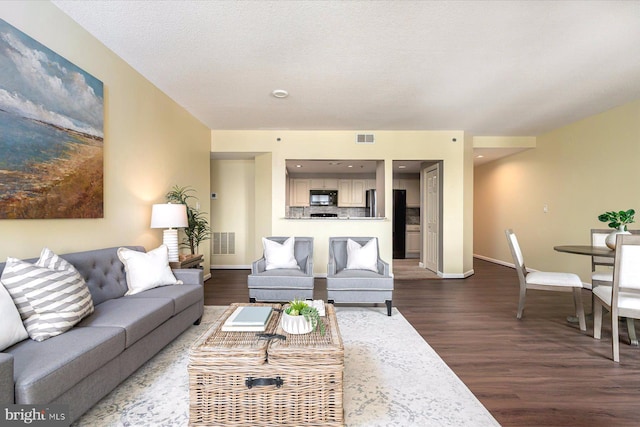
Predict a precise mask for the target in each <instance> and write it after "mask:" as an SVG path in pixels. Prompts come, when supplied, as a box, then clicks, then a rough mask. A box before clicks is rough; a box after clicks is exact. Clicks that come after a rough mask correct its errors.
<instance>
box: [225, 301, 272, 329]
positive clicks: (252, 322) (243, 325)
mask: <svg viewBox="0 0 640 427" xmlns="http://www.w3.org/2000/svg"><path fill="white" fill-rule="evenodd" d="M272 313H273V309H272V308H271V307H264V306H261V307H254V306H244V307H238V308H236V310H235V311H234V312H233V313H231V315H230V316H229V318H228V319H227V320H226V321H225V322H224V324H223V325H222V331H223V332H264V330H265V329H266V327H267V324H268V323H269V319H270V318H271V314H272Z"/></svg>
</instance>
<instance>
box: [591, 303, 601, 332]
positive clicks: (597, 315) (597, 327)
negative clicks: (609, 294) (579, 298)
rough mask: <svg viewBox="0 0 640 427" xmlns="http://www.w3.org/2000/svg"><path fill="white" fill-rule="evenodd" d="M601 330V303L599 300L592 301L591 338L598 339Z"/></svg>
mask: <svg viewBox="0 0 640 427" xmlns="http://www.w3.org/2000/svg"><path fill="white" fill-rule="evenodd" d="M601 332H602V304H601V303H600V301H599V300H594V302H593V338H595V339H597V340H599V339H600V336H601Z"/></svg>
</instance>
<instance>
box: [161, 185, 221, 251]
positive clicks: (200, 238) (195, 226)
mask: <svg viewBox="0 0 640 427" xmlns="http://www.w3.org/2000/svg"><path fill="white" fill-rule="evenodd" d="M194 191H195V190H194V189H193V188H191V187H179V186H177V185H176V186H175V187H173V188H172V189H171V190H170V191H169V192H168V193H167V195H166V197H167V201H168V202H171V203H180V204H183V205H186V207H187V223H188V226H187V227H186V228H185V229H184V234H185V237H184V241H183V243H182V245H181V246H183V247H187V248H189V250H190V251H191V255H195V253H196V251H197V250H198V247H199V246H200V243H201V242H204V241H205V240H208V239H209V238H210V237H211V236H210V233H211V229H210V228H209V221H208V219H207V214H206V212H201V211H200V210H199V209H196V208H194V207H192V206H190V205H189V201H190V199H191V200H195V201H196V202H197V200H198V198H197V197H195V196H193V195H191V194H190V193H192V192H194Z"/></svg>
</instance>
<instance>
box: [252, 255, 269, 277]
mask: <svg viewBox="0 0 640 427" xmlns="http://www.w3.org/2000/svg"><path fill="white" fill-rule="evenodd" d="M266 269H267V260H266V259H264V257H262V258H260V259H259V260H257V261H253V263H251V274H258V273H264V271H265V270H266Z"/></svg>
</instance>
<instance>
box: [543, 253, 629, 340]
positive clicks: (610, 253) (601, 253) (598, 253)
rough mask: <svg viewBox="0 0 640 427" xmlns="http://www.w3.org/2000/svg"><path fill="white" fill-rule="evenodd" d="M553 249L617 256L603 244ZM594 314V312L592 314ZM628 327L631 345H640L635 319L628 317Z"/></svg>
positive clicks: (610, 256)
mask: <svg viewBox="0 0 640 427" xmlns="http://www.w3.org/2000/svg"><path fill="white" fill-rule="evenodd" d="M553 249H554V250H555V251H558V252H565V253H568V254H576V255H588V256H601V257H606V258H614V257H615V256H616V251H614V250H612V249H609V248H607V247H603V246H592V245H561V246H554V247H553ZM590 315H591V316H592V315H593V314H592V313H591V314H590ZM567 321H569V322H571V323H577V322H578V318H577V317H575V316H569V317H567ZM627 327H628V329H629V341H631V345H635V346H637V345H639V344H640V342H639V341H638V338H637V336H636V333H635V332H636V331H635V326H634V322H633V319H627Z"/></svg>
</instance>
